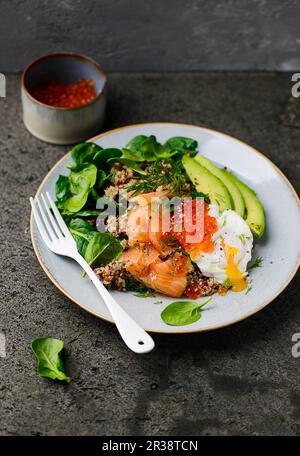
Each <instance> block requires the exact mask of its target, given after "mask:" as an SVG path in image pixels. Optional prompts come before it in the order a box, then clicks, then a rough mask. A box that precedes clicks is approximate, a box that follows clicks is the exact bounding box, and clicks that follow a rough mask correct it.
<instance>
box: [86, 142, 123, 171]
mask: <svg viewBox="0 0 300 456" xmlns="http://www.w3.org/2000/svg"><path fill="white" fill-rule="evenodd" d="M121 155H122V151H121V150H120V149H116V148H114V147H110V148H108V149H102V150H100V151H99V152H97V153H96V155H95V156H94V159H93V163H94V165H96V166H97V168H100V169H104V170H108V169H109V168H110V167H109V166H108V161H109V159H110V158H117V157H121Z"/></svg>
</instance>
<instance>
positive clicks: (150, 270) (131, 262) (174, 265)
mask: <svg viewBox="0 0 300 456" xmlns="http://www.w3.org/2000/svg"><path fill="white" fill-rule="evenodd" d="M120 261H123V262H124V263H125V267H126V269H127V271H128V272H130V274H132V275H133V276H134V277H136V278H138V279H140V280H141V281H142V282H143V283H144V284H145V285H146V286H147V287H149V288H152V289H153V290H155V291H158V292H160V293H163V294H166V295H168V296H172V297H174V298H176V297H179V296H182V294H183V292H184V290H185V288H186V286H187V274H188V272H189V271H190V268H191V262H190V260H189V258H188V257H187V256H186V255H183V254H181V253H178V252H175V254H174V255H172V256H171V257H170V258H168V259H167V260H164V261H163V260H161V259H160V258H159V252H158V251H157V250H156V249H154V248H153V247H151V246H149V245H136V246H135V247H131V248H129V249H128V250H126V251H125V252H123V254H122V256H121V258H120Z"/></svg>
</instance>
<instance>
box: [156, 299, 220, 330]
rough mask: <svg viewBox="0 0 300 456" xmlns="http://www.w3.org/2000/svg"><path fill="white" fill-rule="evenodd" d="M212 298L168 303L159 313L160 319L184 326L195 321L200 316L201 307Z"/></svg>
mask: <svg viewBox="0 0 300 456" xmlns="http://www.w3.org/2000/svg"><path fill="white" fill-rule="evenodd" d="M211 299H212V298H209V299H207V300H206V301H204V302H201V303H199V302H195V301H175V302H172V303H171V304H169V305H168V306H167V307H166V308H165V309H164V310H163V311H162V313H161V318H162V320H163V321H164V322H165V323H166V324H167V325H170V326H184V325H190V324H191V323H195V322H196V321H198V320H199V319H200V318H201V310H200V309H201V308H202V307H203V306H205V305H206V304H208V303H209V302H210V301H211Z"/></svg>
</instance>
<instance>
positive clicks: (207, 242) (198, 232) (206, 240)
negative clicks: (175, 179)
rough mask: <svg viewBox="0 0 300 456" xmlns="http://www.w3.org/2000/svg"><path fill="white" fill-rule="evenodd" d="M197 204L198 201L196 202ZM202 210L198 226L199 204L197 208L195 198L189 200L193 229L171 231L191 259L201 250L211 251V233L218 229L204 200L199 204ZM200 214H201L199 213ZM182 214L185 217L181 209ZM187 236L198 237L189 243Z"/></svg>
mask: <svg viewBox="0 0 300 456" xmlns="http://www.w3.org/2000/svg"><path fill="white" fill-rule="evenodd" d="M198 204H199V202H198ZM200 209H201V210H202V211H203V212H202V217H204V220H203V219H202V220H203V226H200V225H199V223H198V224H196V222H199V213H197V211H198V210H199V206H198V208H197V202H196V200H192V201H191V210H190V211H189V212H190V214H191V218H192V226H194V229H193V230H191V231H190V232H187V231H186V230H185V229H184V228H183V229H182V230H181V231H180V232H176V231H172V233H171V234H172V236H174V237H175V238H176V239H177V240H178V242H179V244H180V245H181V247H183V248H184V250H185V251H186V252H188V253H189V254H190V256H191V258H192V259H196V258H197V257H198V256H199V254H200V253H201V252H204V253H207V252H212V251H213V250H214V244H213V242H212V236H213V234H214V233H215V232H216V231H218V224H217V220H216V219H215V217H211V216H210V215H209V205H208V204H207V203H205V202H203V203H202V206H200ZM200 215H201V214H200ZM182 216H183V217H185V214H184V211H183V210H182ZM189 236H195V239H197V237H198V239H199V242H193V243H189V242H187V238H188V237H189Z"/></svg>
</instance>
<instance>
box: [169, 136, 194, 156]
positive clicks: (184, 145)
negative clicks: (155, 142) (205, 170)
mask: <svg viewBox="0 0 300 456" xmlns="http://www.w3.org/2000/svg"><path fill="white" fill-rule="evenodd" d="M164 146H165V147H168V148H169V149H171V150H175V149H176V150H178V151H180V152H185V151H187V150H190V151H196V149H197V147H198V142H197V141H196V140H195V139H192V138H185V137H184V136H173V137H172V138H169V139H168V140H167V141H166V142H165V143H164Z"/></svg>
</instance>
